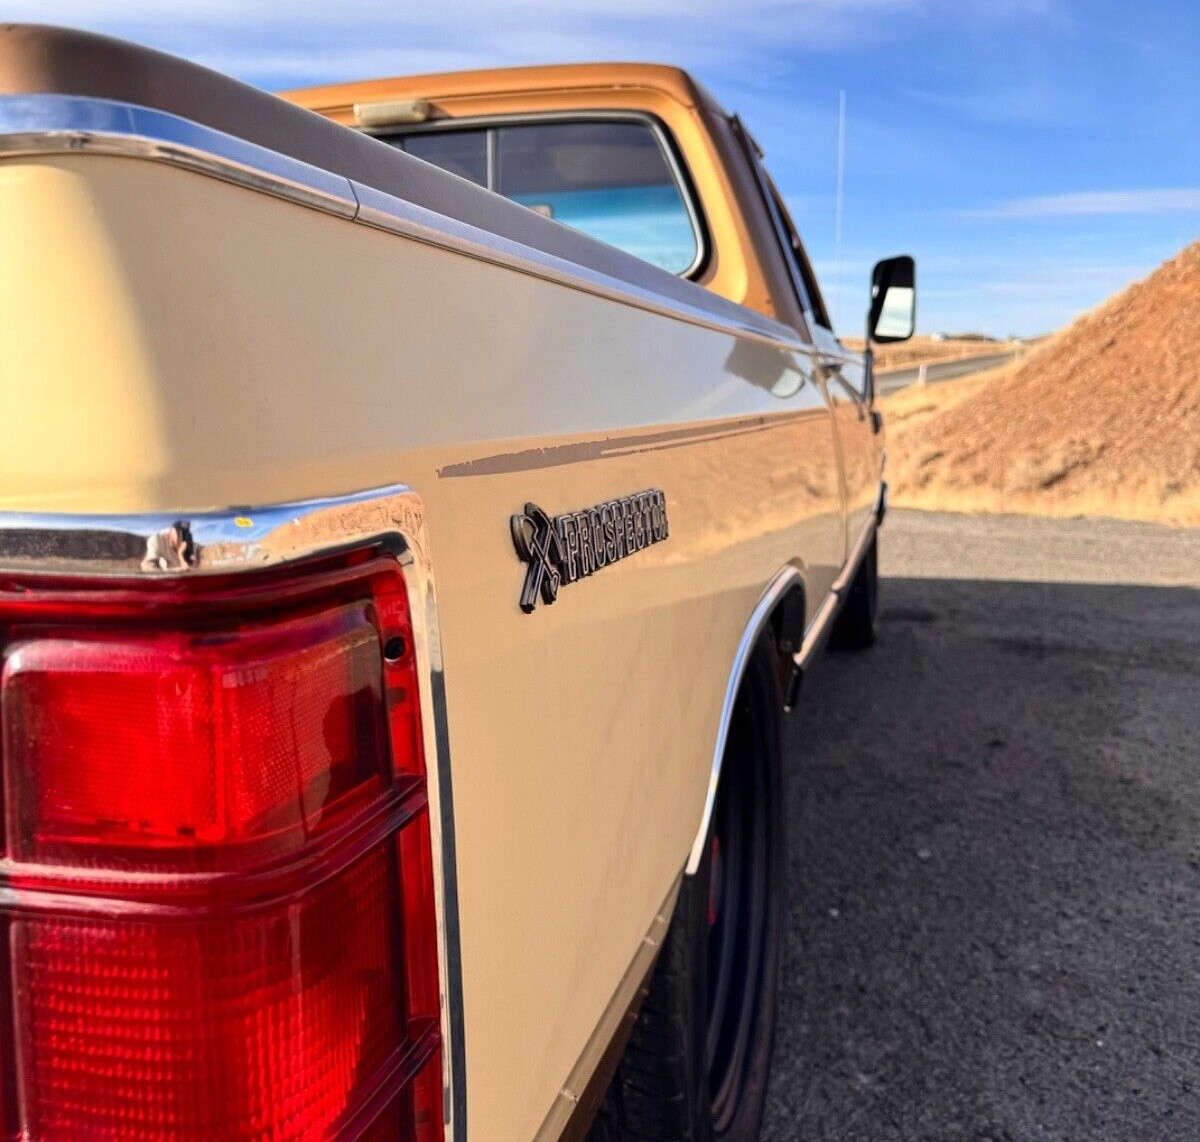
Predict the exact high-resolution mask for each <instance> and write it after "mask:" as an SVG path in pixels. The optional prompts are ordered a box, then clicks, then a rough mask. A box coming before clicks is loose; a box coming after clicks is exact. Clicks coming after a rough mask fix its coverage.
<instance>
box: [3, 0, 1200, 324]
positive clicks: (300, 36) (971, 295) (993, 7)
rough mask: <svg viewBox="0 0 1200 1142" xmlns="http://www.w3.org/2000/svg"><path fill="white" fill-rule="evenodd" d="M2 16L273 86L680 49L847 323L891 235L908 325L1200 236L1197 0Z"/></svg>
mask: <svg viewBox="0 0 1200 1142" xmlns="http://www.w3.org/2000/svg"><path fill="white" fill-rule="evenodd" d="M0 13H2V15H3V17H4V18H5V19H18V20H20V19H25V20H39V21H42V22H53V23H59V24H70V25H74V26H78V27H85V28H90V29H94V30H97V31H104V32H108V33H110V34H114V35H119V36H123V37H126V38H129V39H134V40H139V41H141V42H143V43H147V44H150V45H153V46H155V47H159V48H163V49H165V50H168V51H173V52H177V53H178V54H180V55H184V56H188V57H190V58H192V59H195V60H197V61H199V62H201V63H205V64H208V65H210V66H212V67H216V68H218V69H220V70H222V71H226V72H229V73H231V74H233V75H236V76H238V77H239V78H241V79H244V80H247V81H249V82H251V83H255V84H258V85H259V86H262V87H266V88H268V89H280V88H284V87H289V86H297V85H302V84H307V83H319V82H325V81H329V80H339V79H356V78H364V77H368V76H374V75H387V74H405V73H410V72H418V71H432V70H442V69H452V68H458V67H478V66H493V65H494V66H504V65H509V64H523V63H546V62H560V61H568V60H594V59H644V60H660V61H664V62H671V63H679V64H682V65H683V66H685V67H687V68H689V69H691V70H692V71H693V72H694V73H695V74H696V75H697V76H698V77H699V78H700V79H701V80H702V81H703V82H705V83H706V84H707V85H708V86H709V87H710V88H711V89H712V90H713V91H714V92H715V93H716V95H717V96H718V98H720V99H721V101H722V102H723V103H725V104H726V106H728V107H729V108H731V109H733V110H737V111H738V112H740V113H741V114H742V116H743V117H744V118H745V120H746V122H747V123H748V124H749V126H750V128H751V130H752V131H753V132H754V134H755V135H756V136H757V137H758V139H759V141H760V142H761V143H762V145H763V146H764V148H765V149H766V152H767V161H768V164H769V165H770V167H771V169H772V171H773V173H774V175H775V179H776V181H777V182H778V184H779V185H780V188H781V189H782V191H783V192H784V194H785V195H786V196H787V198H788V199H789V201H790V203H791V204H792V206H793V210H794V213H795V215H796V220H797V223H798V225H799V227H800V229H801V232H802V234H803V236H804V238H805V241H806V243H807V245H808V247H809V252H810V254H811V255H812V257H813V260H814V261H815V263H816V264H817V268H818V273H819V274H820V276H821V278H822V281H823V283H824V285H825V291H826V293H827V295H828V300H829V301H830V303H831V305H832V306H833V307H834V309H835V310H836V312H837V313H838V315H839V328H840V329H841V330H842V331H843V332H846V333H856V332H857V331H858V330H857V326H858V324H859V320H860V318H859V313H860V311H861V310H862V308H863V307H864V305H865V296H866V279H867V276H868V274H869V271H870V265H871V263H872V262H873V261H874V260H875V259H876V258H877V257H880V256H882V255H885V254H890V253H896V252H900V251H907V252H911V253H913V254H915V255H916V256H917V259H918V264H919V275H920V276H919V284H920V293H921V314H920V327H921V329H922V330H924V331H926V332H932V331H934V330H939V329H956V330H961V329H981V330H984V331H986V332H989V333H994V334H1000V335H1004V334H1009V333H1015V334H1022V335H1027V334H1033V333H1038V332H1043V331H1046V330H1049V329H1053V328H1055V327H1057V326H1059V325H1062V324H1064V323H1065V322H1067V321H1069V320H1070V319H1071V318H1072V317H1074V316H1076V315H1077V314H1079V313H1080V312H1082V311H1084V310H1086V309H1089V308H1090V307H1092V306H1093V305H1095V304H1097V303H1098V302H1099V301H1101V300H1103V298H1105V297H1106V296H1108V295H1109V294H1110V293H1112V292H1113V291H1115V290H1117V289H1119V288H1120V287H1121V286H1123V285H1125V284H1126V283H1128V282H1129V281H1132V280H1133V279H1135V278H1138V277H1141V276H1143V275H1144V274H1145V273H1147V272H1148V271H1149V270H1151V269H1153V267H1154V266H1156V265H1157V264H1158V263H1159V262H1161V261H1162V260H1163V259H1164V258H1167V257H1170V256H1171V255H1172V254H1173V253H1175V252H1176V251H1177V250H1179V249H1180V248H1181V247H1183V246H1184V245H1186V244H1187V243H1188V242H1190V241H1193V240H1195V239H1196V238H1197V237H1200V94H1198V92H1200V89H1198V87H1197V82H1196V81H1197V72H1198V70H1200V4H1197V3H1195V0H1142V2H1141V3H1137V4H1133V3H1129V2H1128V0H1124V2H1117V0H1086V2H1085V0H740V2H736V0H538V2H536V3H534V2H522V0H507V2H504V3H497V2H494V0H441V2H439V3H425V4H412V3H397V2H395V0H391V2H387V3H384V2H381V0H355V2H353V3H338V2H336V0H288V2H286V3H281V2H280V0H273V2H270V3H268V2H266V0H141V2H139V0H15V2H13V0H10V2H8V3H6V4H4V6H3V8H0ZM840 88H845V90H846V98H847V105H848V133H847V134H848V146H847V158H846V194H845V222H844V238H843V251H842V263H841V271H842V272H841V276H840V280H839V278H838V277H837V276H836V275H835V267H834V264H833V263H834V199H835V169H836V154H837V93H838V90H839V89H840Z"/></svg>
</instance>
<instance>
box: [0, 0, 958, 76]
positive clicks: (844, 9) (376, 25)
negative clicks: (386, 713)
mask: <svg viewBox="0 0 1200 1142" xmlns="http://www.w3.org/2000/svg"><path fill="white" fill-rule="evenodd" d="M942 2H945V0H739V2H733V0H533V2H531V0H525V2H520V0H516V2H511V0H510V2H501V0H455V2H454V3H449V4H446V3H442V4H398V3H396V2H395V0H356V2H355V3H354V4H353V5H351V6H345V5H339V4H330V3H328V0H290V2H289V3H288V4H287V5H286V6H281V5H279V3H278V0H10V2H9V3H7V4H6V5H5V13H4V18H5V19H6V20H30V21H37V22H42V23H55V24H64V25H70V26H77V27H82V28H87V29H89V30H93V31H99V32H105V33H108V34H110V35H116V36H121V37H124V38H128V39H134V40H138V41H141V42H144V43H148V44H151V45H152V46H154V47H159V48H163V49H165V50H168V51H174V52H178V53H180V54H184V55H187V56H189V57H190V58H193V59H196V60H198V61H199V62H202V63H206V64H208V65H210V66H215V67H218V68H222V69H224V70H229V71H233V72H234V73H235V74H237V75H238V76H239V77H240V78H245V79H251V80H253V81H257V82H260V83H270V82H271V81H272V80H273V79H278V78H282V79H285V80H291V79H294V78H295V77H296V76H298V75H303V76H305V77H307V78H311V80H312V81H314V82H316V81H322V80H329V79H345V78H353V77H357V76H364V75H371V74H380V73H381V71H382V73H384V74H387V73H391V74H397V73H400V72H405V71H411V70H430V69H432V68H436V67H442V66H446V67H471V66H486V65H503V64H514V63H532V62H548V61H553V60H570V59H602V58H613V57H617V58H629V57H634V58H641V59H645V58H647V57H650V56H654V57H660V58H664V59H679V60H681V61H683V62H686V63H688V64H690V65H692V66H696V65H698V64H704V65H708V66H710V67H714V68H718V67H721V66H722V65H725V64H727V65H730V67H731V69H732V68H734V67H737V66H738V64H739V63H742V62H744V61H747V60H750V59H753V58H754V57H755V56H756V55H757V56H759V57H761V55H762V52H763V49H792V50H796V49H800V50H809V51H821V50H829V49H832V48H837V47H844V46H850V45H852V44H853V43H854V42H855V41H856V40H857V39H858V38H860V37H862V36H864V35H871V36H872V38H879V37H880V36H884V35H891V34H893V33H894V32H895V31H896V30H897V28H898V27H899V25H900V20H899V17H900V16H901V15H904V14H917V15H919V14H921V13H923V12H924V11H926V10H927V9H928V8H929V7H931V6H932V5H933V4H935V3H942ZM381 60H386V61H387V62H386V63H385V64H384V65H383V66H382V68H381Z"/></svg>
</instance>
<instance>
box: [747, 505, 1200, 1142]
mask: <svg viewBox="0 0 1200 1142" xmlns="http://www.w3.org/2000/svg"><path fill="white" fill-rule="evenodd" d="M881 554H882V558H883V570H884V574H885V582H884V596H883V610H882V616H881V631H880V638H879V642H878V644H877V646H876V647H875V648H874V649H873V650H871V651H869V652H867V653H866V654H863V655H841V654H835V655H831V656H829V657H828V658H827V659H826V661H825V663H824V664H823V667H822V669H821V670H820V672H819V673H818V674H817V675H816V676H815V677H814V678H813V679H812V685H811V688H810V689H808V690H807V692H806V695H805V700H804V701H803V702H802V706H801V710H800V711H799V712H798V714H797V715H796V716H794V717H793V718H791V719H790V720H789V722H788V724H787V727H786V730H785V735H786V736H785V743H786V747H787V750H788V755H789V758H790V760H791V771H790V774H789V781H790V787H789V794H788V797H789V805H788V808H789V828H790V831H791V834H790V837H789V907H790V922H789V934H788V949H787V956H788V959H787V967H786V978H785V987H784V995H783V1000H782V1010H781V1019H780V1026H779V1035H778V1041H777V1046H776V1057H775V1066H774V1073H773V1077H772V1088H771V1095H770V1100H769V1107H768V1114H767V1121H766V1124H765V1127H764V1131H763V1139H764V1140H765V1142H784V1140H786V1142H795V1140H797V1139H801V1140H804V1142H817V1140H824V1139H837V1140H839V1142H840V1140H847V1142H850V1140H855V1142H858V1140H861V1142H887V1140H893V1139H895V1140H908V1139H922V1140H924V1139H930V1140H936V1142H951V1140H959V1139H962V1140H964V1142H965V1140H968V1139H970V1140H979V1142H982V1140H985V1139H992V1140H997V1142H998V1140H1001V1139H1005V1140H1010V1139H1011V1140H1020V1142H1024V1140H1026V1139H1054V1140H1063V1142H1067V1140H1070V1142H1076V1140H1080V1139H1089V1140H1112V1142H1117V1140H1121V1142H1124V1140H1127V1139H1134V1138H1136V1139H1138V1140H1139V1142H1143V1140H1146V1142H1150V1140H1155V1139H1195V1138H1198V1137H1200V986H1198V985H1200V891H1198V889H1200V591H1198V590H1197V589H1196V587H1197V586H1200V530H1193V531H1181V530H1173V529H1170V528H1164V527H1156V526H1153V525H1140V524H1126V523H1116V522H1112V521H1096V520H1091V521H1077V520H1065V521H1064V520H1050V519H1030V518H1025V517H1005V516H993V517H986V518H978V517H965V516H952V515H937V514H925V513H914V512H903V511H899V512H893V513H892V514H891V515H890V516H889V519H888V521H887V523H886V524H885V528H884V532H883V537H882V540H881Z"/></svg>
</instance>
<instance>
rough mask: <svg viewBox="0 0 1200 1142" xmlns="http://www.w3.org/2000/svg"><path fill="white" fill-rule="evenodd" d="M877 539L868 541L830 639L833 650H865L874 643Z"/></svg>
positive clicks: (877, 597) (877, 563)
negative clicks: (868, 545)
mask: <svg viewBox="0 0 1200 1142" xmlns="http://www.w3.org/2000/svg"><path fill="white" fill-rule="evenodd" d="M878 548H879V539H878V537H876V538H874V539H872V540H871V546H870V547H868V548H867V551H866V554H865V555H864V556H863V560H862V562H861V563H860V564H859V565H858V571H857V572H856V573H855V576H854V581H853V582H852V583H851V584H850V591H849V593H848V594H847V596H846V601H845V603H844V604H842V609H841V611H840V612H839V613H838V617H837V621H836V622H835V623H834V625H833V638H832V639H831V640H830V641H831V644H832V646H833V647H834V648H835V649H836V650H866V649H867V647H869V646H874V645H875V623H876V619H877V617H878V614H879V551H878Z"/></svg>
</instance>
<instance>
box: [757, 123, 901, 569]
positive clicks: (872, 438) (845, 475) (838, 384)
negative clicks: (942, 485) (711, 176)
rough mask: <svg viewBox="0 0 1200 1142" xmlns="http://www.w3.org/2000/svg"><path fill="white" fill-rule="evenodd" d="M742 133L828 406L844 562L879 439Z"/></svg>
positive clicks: (862, 517) (850, 361) (802, 256)
mask: <svg viewBox="0 0 1200 1142" xmlns="http://www.w3.org/2000/svg"><path fill="white" fill-rule="evenodd" d="M744 138H745V139H746V142H747V143H748V146H747V153H748V155H749V157H750V160H751V162H752V163H753V165H754V168H755V171H756V172H757V174H758V178H759V183H760V186H761V189H762V192H763V195H764V197H765V198H766V202H767V207H768V210H769V212H770V214H771V218H772V221H773V223H774V225H775V230H776V236H777V238H778V241H779V244H780V246H781V248H782V251H783V254H784V257H785V259H786V260H787V263H788V274H789V277H790V279H791V286H792V290H793V292H794V293H795V296H796V300H797V302H798V303H799V305H800V307H801V309H802V311H803V321H804V325H805V326H806V327H807V329H806V331H807V333H808V336H809V339H810V340H811V342H812V345H813V353H814V357H815V362H816V368H817V377H818V380H819V381H820V382H821V384H822V386H823V388H824V390H825V392H826V394H827V398H828V400H829V403H830V407H831V408H832V410H833V430H834V435H835V445H836V448H837V450H838V452H839V454H840V456H841V459H842V481H843V482H842V507H843V515H842V520H841V534H840V535H839V537H838V546H839V550H840V552H841V560H840V561H844V560H845V559H846V557H847V555H848V554H849V551H850V548H851V547H852V546H853V544H854V542H855V541H856V540H857V539H858V536H859V534H860V532H861V530H862V528H863V525H864V524H865V523H866V521H867V518H868V516H869V515H870V512H871V511H872V509H873V508H874V505H875V497H876V494H877V491H878V486H879V474H880V468H879V456H880V451H879V443H878V437H877V436H876V435H875V433H874V430H873V424H872V418H871V409H870V406H869V405H868V403H867V401H866V396H865V392H864V386H863V368H862V361H861V358H859V357H857V356H856V355H855V354H853V353H851V352H849V351H848V350H847V349H846V348H845V347H844V346H843V345H842V343H841V342H840V341H839V340H838V339H837V335H836V334H835V333H834V332H833V323H832V322H831V321H830V318H829V311H828V310H827V309H826V306H825V301H824V298H822V296H821V290H820V287H819V286H818V285H817V279H816V275H815V274H814V273H813V271H812V266H811V265H810V263H809V260H808V255H807V254H806V253H805V251H804V246H803V244H802V243H801V241H800V235H799V233H798V232H797V230H796V227H795V225H794V223H793V222H792V219H791V216H790V215H789V213H788V210H787V207H786V206H785V205H784V202H783V199H782V197H781V196H780V194H779V191H778V190H776V188H775V184H774V183H773V182H772V181H771V176H770V175H769V174H768V173H767V171H766V169H765V167H764V166H763V165H762V162H761V161H760V158H759V155H758V154H757V153H756V152H755V149H754V146H753V143H751V142H750V140H749V136H744Z"/></svg>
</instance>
